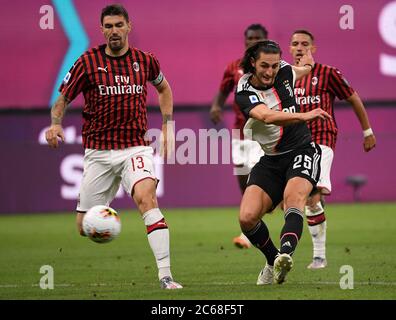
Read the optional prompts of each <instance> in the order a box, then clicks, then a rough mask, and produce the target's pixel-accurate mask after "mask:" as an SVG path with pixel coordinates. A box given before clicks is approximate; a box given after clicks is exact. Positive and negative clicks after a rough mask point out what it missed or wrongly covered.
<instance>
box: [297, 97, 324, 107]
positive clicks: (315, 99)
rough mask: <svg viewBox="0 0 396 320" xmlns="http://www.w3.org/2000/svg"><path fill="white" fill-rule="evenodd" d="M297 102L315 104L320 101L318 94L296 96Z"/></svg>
mask: <svg viewBox="0 0 396 320" xmlns="http://www.w3.org/2000/svg"><path fill="white" fill-rule="evenodd" d="M296 101H297V103H298V104H300V105H301V104H317V103H320V102H321V99H320V96H319V95H317V96H308V97H296Z"/></svg>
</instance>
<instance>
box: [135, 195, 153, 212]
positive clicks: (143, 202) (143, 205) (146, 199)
mask: <svg viewBox="0 0 396 320" xmlns="http://www.w3.org/2000/svg"><path fill="white" fill-rule="evenodd" d="M135 202H136V205H137V207H138V209H139V211H140V212H147V211H148V210H151V209H153V208H156V207H158V205H157V200H156V198H155V196H153V195H151V194H145V195H142V196H138V197H135Z"/></svg>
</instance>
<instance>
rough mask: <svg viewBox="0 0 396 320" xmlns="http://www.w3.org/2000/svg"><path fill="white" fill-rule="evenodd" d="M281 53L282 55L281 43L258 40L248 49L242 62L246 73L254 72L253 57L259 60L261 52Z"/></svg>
mask: <svg viewBox="0 0 396 320" xmlns="http://www.w3.org/2000/svg"><path fill="white" fill-rule="evenodd" d="M261 52H263V53H279V55H282V50H281V48H280V46H279V44H278V43H277V42H275V41H272V40H263V41H257V42H256V43H255V44H254V45H252V46H251V47H249V48H248V49H246V51H245V55H244V57H243V59H242V62H241V67H242V69H243V72H244V73H248V72H253V71H254V68H253V66H252V63H251V59H252V58H253V59H254V60H257V58H258V57H259V55H260V53H261Z"/></svg>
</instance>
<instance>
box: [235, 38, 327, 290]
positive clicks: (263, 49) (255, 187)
mask: <svg viewBox="0 0 396 320" xmlns="http://www.w3.org/2000/svg"><path fill="white" fill-rule="evenodd" d="M301 60H302V66H301V67H292V66H290V65H289V64H287V63H285V62H284V61H281V50H280V47H279V45H278V44H277V43H276V42H274V41H271V40H266V41H259V42H257V43H256V44H254V45H253V46H251V47H250V48H249V49H247V50H246V52H245V56H244V58H243V60H242V67H243V70H244V72H245V74H244V75H243V76H242V78H241V79H240V80H239V82H238V86H237V90H236V102H237V104H238V105H239V107H240V108H241V110H242V112H243V113H244V114H245V116H246V117H248V118H249V119H248V121H247V122H246V125H245V128H244V132H245V134H249V133H250V135H251V136H252V139H253V140H255V141H257V142H258V143H259V144H260V145H261V147H262V149H263V151H264V156H263V157H261V159H260V161H259V162H258V163H257V164H256V165H255V166H254V167H253V169H252V171H251V173H250V175H249V178H248V182H247V188H246V191H245V193H244V195H243V198H242V202H241V207H240V214H239V223H240V226H241V230H242V231H243V233H244V234H245V235H246V236H247V237H248V239H249V240H250V242H251V243H252V244H253V245H254V246H255V247H256V248H258V249H259V250H260V251H261V252H262V253H263V255H264V256H265V258H266V260H267V263H266V265H265V266H264V268H263V269H262V271H261V272H260V274H259V277H258V279H257V284H258V285H262V284H271V283H273V282H274V283H278V284H280V283H283V282H284V281H285V278H286V275H287V274H288V272H289V271H290V270H291V268H292V267H293V259H292V254H293V253H294V251H295V249H296V246H297V244H298V241H299V239H300V237H301V234H302V230H303V220H304V219H303V211H304V207H305V203H306V201H307V199H308V196H309V194H310V193H311V191H312V190H313V189H314V188H315V186H316V183H317V181H318V178H319V175H320V156H321V152H320V148H319V146H318V145H317V144H315V143H313V142H312V137H311V134H310V132H309V129H308V127H307V125H306V123H305V122H308V121H312V120H314V119H317V118H321V119H326V118H329V117H330V116H329V114H328V113H326V112H325V111H323V110H322V109H315V110H312V111H310V112H307V113H300V112H299V106H298V104H297V103H296V99H295V96H294V92H293V85H294V82H295V80H296V79H299V78H301V77H303V76H305V75H307V74H308V73H309V72H310V71H311V69H312V67H313V64H314V61H313V58H312V55H310V53H309V52H308V54H307V55H305V56H304V57H302V58H301ZM249 131H250V132H249ZM282 200H283V202H284V205H283V206H284V210H285V213H284V215H285V223H284V226H283V228H282V230H281V235H280V249H279V251H278V249H277V248H276V247H275V245H274V244H273V242H272V240H271V238H270V234H269V230H268V228H267V226H266V224H265V223H264V222H263V221H262V217H263V216H264V215H265V214H266V213H268V212H271V211H272V210H273V209H274V208H275V207H276V206H277V205H278V204H279V203H280V202H281V201H282Z"/></svg>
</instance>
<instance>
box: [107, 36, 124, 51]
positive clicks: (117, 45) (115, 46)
mask: <svg viewBox="0 0 396 320" xmlns="http://www.w3.org/2000/svg"><path fill="white" fill-rule="evenodd" d="M117 40H118V41H112V39H111V38H110V40H109V48H110V50H111V51H113V52H119V51H120V50H121V49H122V48H124V46H125V41H123V39H122V38H121V37H120V38H117Z"/></svg>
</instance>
